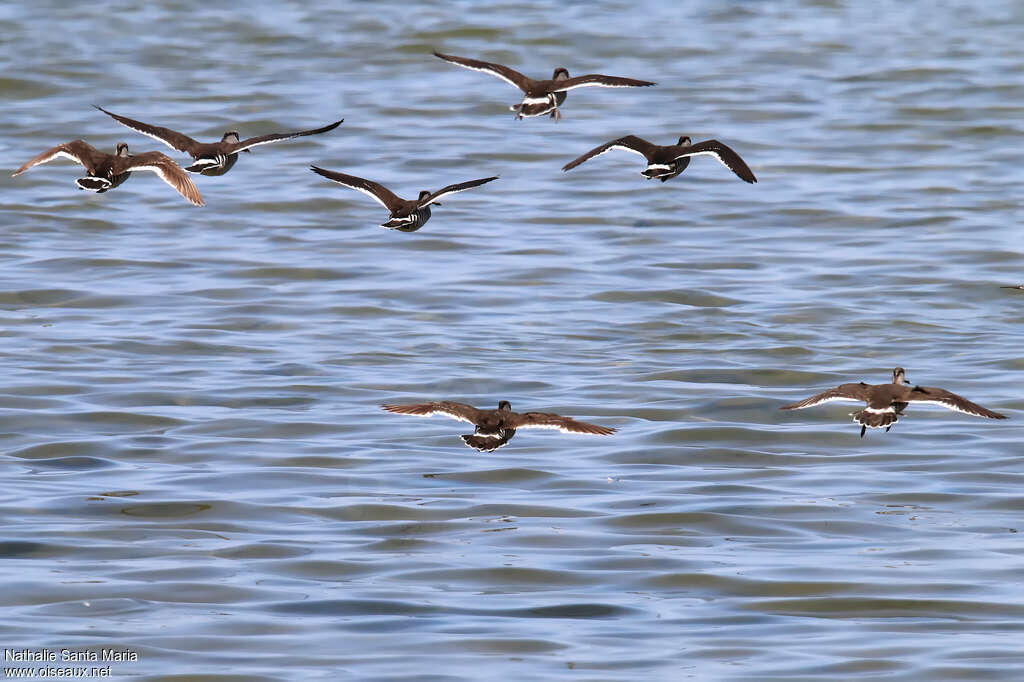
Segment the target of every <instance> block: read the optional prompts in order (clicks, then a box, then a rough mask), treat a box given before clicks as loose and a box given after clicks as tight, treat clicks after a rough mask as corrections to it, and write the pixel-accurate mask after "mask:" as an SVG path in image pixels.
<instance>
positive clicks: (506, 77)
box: [434, 52, 534, 92]
mask: <svg viewBox="0 0 1024 682" xmlns="http://www.w3.org/2000/svg"><path fill="white" fill-rule="evenodd" d="M434 56H435V57H439V58H441V59H443V60H445V61H446V62H451V63H452V64H457V65H458V66H461V67H463V68H466V69H471V70H473V71H482V72H483V73H489V74H491V75H492V76H496V77H498V78H500V79H501V80H503V81H505V82H506V83H508V84H509V85H513V86H515V87H517V88H519V89H520V90H522V91H523V92H527V91H528V90H529V89H530V86H531V85H532V84H533V82H534V81H533V79H531V78H527V77H526V76H524V75H523V74H521V73H519V72H518V71H516V70H515V69H510V68H509V67H507V66H503V65H501V64H494V63H491V62H484V61H480V60H479V59H467V58H466V57H456V56H454V55H450V54H441V53H440V52H435V53H434Z"/></svg>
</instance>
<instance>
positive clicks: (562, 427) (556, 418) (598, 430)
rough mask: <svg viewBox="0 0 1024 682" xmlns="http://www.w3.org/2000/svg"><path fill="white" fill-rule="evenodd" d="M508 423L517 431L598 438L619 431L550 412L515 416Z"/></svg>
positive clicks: (526, 413) (525, 413)
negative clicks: (542, 431) (552, 430)
mask: <svg viewBox="0 0 1024 682" xmlns="http://www.w3.org/2000/svg"><path fill="white" fill-rule="evenodd" d="M506 423H508V424H509V425H511V426H514V428H517V429H555V430H557V431H561V432H562V433H591V434H594V435H598V436H610V435H611V434H613V433H615V432H616V431H617V430H618V429H613V428H610V427H607V426H599V425H597V424H589V423H587V422H581V421H576V420H575V419H573V418H571V417H563V416H562V415H559V414H552V413H550V412H524V413H522V414H516V415H513V416H512V417H511V418H509V419H508V420H507V422H506Z"/></svg>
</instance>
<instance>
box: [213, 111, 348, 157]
mask: <svg viewBox="0 0 1024 682" xmlns="http://www.w3.org/2000/svg"><path fill="white" fill-rule="evenodd" d="M344 120H345V119H341V121H335V122H334V123H332V124H330V125H326V126H324V127H323V128H317V129H316V130H303V131H301V132H298V133H272V134H270V135H260V136H259V137H250V138H249V139H248V140H242V141H241V142H235V143H234V144H232V145H231V146H230V147H229V148H228V152H227V153H228V154H236V153H238V152H241V151H245V150H246V149H248V148H249V147H258V146H260V145H261V144H270V143H271V142H280V141H282V140H291V139H292V138H296V137H304V136H306V135H319V134H320V133H326V132H328V131H331V130H334V129H335V128H337V127H338V126H340V125H341V122H342V121H344Z"/></svg>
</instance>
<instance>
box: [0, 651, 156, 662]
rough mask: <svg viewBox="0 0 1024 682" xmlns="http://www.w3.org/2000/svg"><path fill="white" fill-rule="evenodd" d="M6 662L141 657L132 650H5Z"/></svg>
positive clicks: (128, 659)
mask: <svg viewBox="0 0 1024 682" xmlns="http://www.w3.org/2000/svg"><path fill="white" fill-rule="evenodd" d="M4 660H5V661H18V662H21V663H28V662H38V663H54V662H56V661H61V662H65V663H67V662H73V661H82V662H93V661H125V662H129V661H137V660H139V655H138V654H137V653H136V652H134V651H132V650H131V649H100V650H99V651H98V652H97V651H89V650H87V649H61V650H59V651H54V650H53V649H4Z"/></svg>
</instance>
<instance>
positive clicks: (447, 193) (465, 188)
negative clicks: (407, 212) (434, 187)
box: [420, 185, 479, 208]
mask: <svg viewBox="0 0 1024 682" xmlns="http://www.w3.org/2000/svg"><path fill="white" fill-rule="evenodd" d="M477 187H479V185H476V186H474V187H463V188H462V189H450V190H447V191H445V192H442V193H441V194H438V195H437V196H436V197H431V198H430V201H428V202H427V203H425V204H420V208H423V207H424V206H430V205H431V204H432V203H434V202H435V201H437V200H438V199H440V198H441V197H446V196H448V195H449V194H458V193H459V192H465V191H466V190H467V189H476V188H477Z"/></svg>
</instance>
